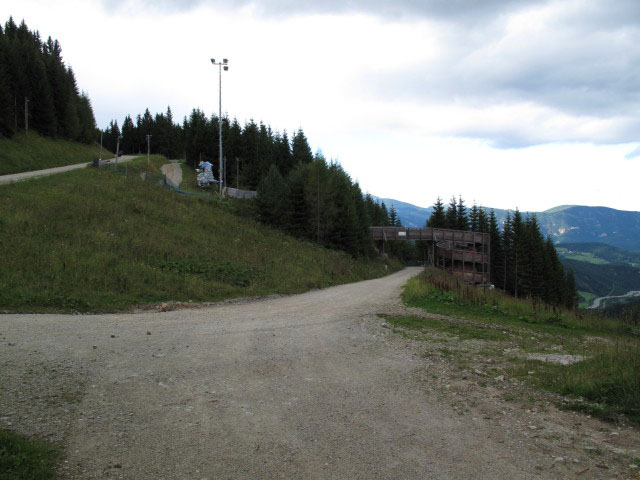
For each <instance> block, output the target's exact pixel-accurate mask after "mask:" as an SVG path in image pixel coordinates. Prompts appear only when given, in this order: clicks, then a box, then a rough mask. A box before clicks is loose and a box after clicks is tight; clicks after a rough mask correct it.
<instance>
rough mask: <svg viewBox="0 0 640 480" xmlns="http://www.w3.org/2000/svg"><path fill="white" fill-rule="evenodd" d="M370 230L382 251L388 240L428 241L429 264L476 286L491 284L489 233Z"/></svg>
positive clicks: (437, 230)
mask: <svg viewBox="0 0 640 480" xmlns="http://www.w3.org/2000/svg"><path fill="white" fill-rule="evenodd" d="M369 231H370V233H371V238H372V239H373V240H374V241H376V242H380V245H381V247H382V248H384V242H387V241H398V240H401V241H407V240H408V241H422V242H425V243H426V245H427V259H428V260H427V263H428V264H429V265H433V266H435V267H438V268H442V269H444V270H447V271H448V272H451V273H452V274H453V275H455V276H457V277H459V278H461V279H462V280H463V281H465V282H467V283H470V284H473V285H488V284H489V283H490V280H489V278H490V275H489V274H490V270H489V269H490V264H489V257H490V249H491V245H490V237H489V234H488V233H479V232H469V231H464V230H449V229H445V228H431V227H422V228H408V227H370V228H369Z"/></svg>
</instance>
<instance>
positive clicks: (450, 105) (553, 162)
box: [3, 0, 640, 211]
mask: <svg viewBox="0 0 640 480" xmlns="http://www.w3.org/2000/svg"><path fill="white" fill-rule="evenodd" d="M3 4H4V5H5V6H4V7H3V11H4V12H5V14H6V15H7V16H8V15H12V16H13V17H14V19H15V20H16V21H20V20H22V19H24V20H25V21H26V22H27V25H28V26H29V28H31V29H32V30H39V31H40V33H41V35H42V36H43V37H44V38H46V37H47V36H49V35H51V36H52V37H54V38H57V39H58V40H60V42H61V45H62V50H63V56H64V58H65V60H66V62H67V63H68V64H70V65H71V66H72V67H73V69H74V71H75V72H76V76H77V80H78V84H79V86H80V88H81V89H83V90H85V91H87V92H88V93H89V96H90V98H91V100H92V102H93V106H94V110H95V114H96V120H97V122H98V126H99V127H101V128H102V127H105V126H106V125H107V124H108V122H109V121H110V120H111V119H117V120H118V123H119V124H121V123H122V119H123V118H124V116H125V115H126V114H127V113H130V114H132V115H135V114H137V113H141V112H143V111H144V109H145V108H147V107H148V108H149V109H150V110H151V112H152V113H155V112H158V111H165V110H166V108H167V106H168V105H170V106H171V108H172V110H173V112H174V116H175V118H177V119H179V120H181V119H182V118H183V117H184V116H185V115H187V114H188V113H189V112H190V111H191V109H192V108H194V107H199V108H201V109H203V110H204V111H205V112H207V113H208V114H210V113H214V112H216V113H217V109H218V71H217V69H215V68H214V67H213V66H212V65H211V64H210V61H209V59H210V58H211V57H214V58H216V59H219V58H222V57H226V58H228V59H229V64H230V69H229V71H228V72H224V73H223V87H222V88H223V99H222V101H223V107H222V108H223V112H226V113H228V115H229V116H231V117H236V118H238V120H239V121H240V122H241V123H244V122H245V121H247V120H249V119H251V118H253V119H255V120H256V121H263V122H264V123H266V124H268V125H271V127H272V128H273V129H275V130H279V131H282V130H285V129H286V130H287V131H288V132H292V131H293V130H295V129H297V128H299V127H302V128H303V129H304V131H305V133H306V135H307V137H308V139H309V141H310V143H311V145H312V148H313V149H314V151H315V150H318V149H321V150H322V152H323V154H324V155H325V156H326V157H327V158H332V159H335V160H337V161H339V162H340V163H341V164H342V165H343V166H344V168H345V169H346V170H347V171H348V172H349V173H350V174H351V176H352V177H353V178H354V179H356V180H358V181H359V182H360V185H361V186H362V188H363V190H365V191H369V192H371V193H373V194H375V195H378V196H381V197H391V198H396V199H398V200H403V201H407V202H411V203H414V204H417V205H421V206H428V205H430V204H432V203H433V201H434V200H435V198H436V197H437V196H440V197H442V198H443V199H445V200H448V199H449V198H450V197H451V196H452V195H458V194H462V195H463V197H464V199H465V201H466V202H467V203H468V204H471V203H472V202H473V201H476V202H477V203H478V204H481V205H487V206H491V207H498V208H515V207H516V206H517V207H519V208H520V209H521V210H535V211H541V210H545V209H548V208H551V207H554V206H557V205H564V204H580V205H603V206H609V207H613V208H619V209H625V210H640V192H639V190H640V189H639V188H638V185H639V183H640V181H639V179H640V108H639V107H640V47H638V45H640V1H638V0H615V1H612V0H552V1H533V0H481V1H480V0H395V1H393V2H392V1H383V0H369V1H365V0H328V1H323V0H317V1H303V0H263V1H259V0H256V1H252V0H234V1H231V0H154V1H152V0H103V1H100V0H83V1H82V2H77V1H76V0H73V1H70V0H56V1H55V2H51V1H38V0H4V1H3ZM5 20H6V18H5Z"/></svg>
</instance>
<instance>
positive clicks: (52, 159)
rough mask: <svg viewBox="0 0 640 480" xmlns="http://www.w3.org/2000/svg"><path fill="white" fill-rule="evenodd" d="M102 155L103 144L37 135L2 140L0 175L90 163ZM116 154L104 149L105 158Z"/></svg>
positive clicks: (103, 156) (0, 142)
mask: <svg viewBox="0 0 640 480" xmlns="http://www.w3.org/2000/svg"><path fill="white" fill-rule="evenodd" d="M99 155H100V144H97V143H94V144H93V145H86V144H83V143H77V142H70V141H68V140H60V139H52V138H48V137H41V136H40V135H38V134H37V133H35V132H34V133H29V135H25V134H24V133H20V134H16V135H15V136H14V137H13V138H10V139H7V138H0V175H8V174H11V173H19V172H28V171H32V170H42V169H45V168H52V167H61V166H63V165H72V164H74V163H82V162H90V161H92V160H93V159H94V158H98V157H99ZM113 156H114V155H113V154H112V153H111V152H108V151H106V150H103V152H102V158H103V159H104V158H110V157H113Z"/></svg>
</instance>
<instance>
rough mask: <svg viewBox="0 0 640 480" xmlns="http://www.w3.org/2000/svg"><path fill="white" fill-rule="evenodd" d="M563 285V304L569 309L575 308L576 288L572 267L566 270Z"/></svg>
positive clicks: (576, 303) (576, 300) (576, 301)
mask: <svg viewBox="0 0 640 480" xmlns="http://www.w3.org/2000/svg"><path fill="white" fill-rule="evenodd" d="M564 285H565V286H564V306H565V307H566V308H568V309H569V310H575V309H576V307H577V306H578V292H577V290H576V279H575V276H574V273H573V269H572V268H569V269H568V270H567V274H566V277H565V284H564Z"/></svg>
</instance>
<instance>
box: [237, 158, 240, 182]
mask: <svg viewBox="0 0 640 480" xmlns="http://www.w3.org/2000/svg"><path fill="white" fill-rule="evenodd" d="M239 185H240V159H239V158H238V157H236V189H238V190H239V189H240V187H239Z"/></svg>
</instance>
